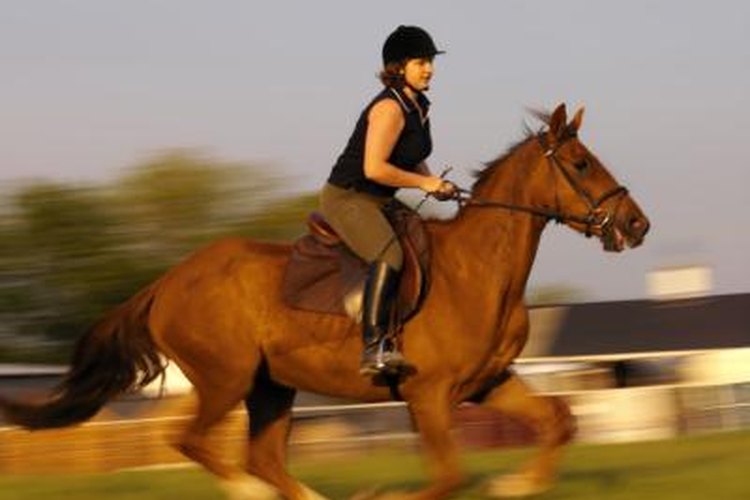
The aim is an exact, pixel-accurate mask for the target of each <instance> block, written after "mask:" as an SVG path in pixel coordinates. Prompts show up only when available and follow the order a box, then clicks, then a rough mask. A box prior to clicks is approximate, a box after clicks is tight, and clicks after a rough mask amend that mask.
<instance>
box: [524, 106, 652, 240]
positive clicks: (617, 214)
mask: <svg viewBox="0 0 750 500" xmlns="http://www.w3.org/2000/svg"><path fill="white" fill-rule="evenodd" d="M582 121H583V108H581V109H579V110H578V111H577V112H576V113H575V115H574V116H573V119H572V120H570V122H568V121H567V112H566V109H565V104H560V105H559V106H557V108H556V109H555V111H554V112H553V113H552V114H551V115H550V117H549V120H548V128H547V130H546V131H543V132H541V133H540V134H539V135H538V136H537V137H538V139H539V144H540V146H541V147H542V150H543V158H544V159H543V160H541V161H542V163H543V164H544V165H543V166H542V169H546V170H547V171H548V172H550V173H549V174H547V176H548V177H553V178H554V182H555V188H554V189H553V190H552V191H551V192H550V191H549V190H545V191H546V192H545V193H544V198H545V199H544V201H543V205H544V206H547V207H549V208H551V209H552V210H553V211H554V212H557V213H558V214H559V217H560V220H561V221H562V222H564V223H566V224H567V225H568V226H570V227H572V228H573V229H575V230H576V231H579V232H581V233H584V234H585V235H587V236H591V235H594V236H597V237H598V238H599V239H600V240H601V242H602V244H603V246H604V249H605V250H607V251H615V252H620V251H622V250H623V249H624V248H625V246H629V247H636V246H638V245H640V244H641V243H642V242H643V238H644V236H645V235H646V233H647V232H648V229H649V221H648V219H647V218H646V217H645V215H644V214H643V212H642V211H641V209H640V207H639V206H638V204H637V203H636V202H635V200H633V198H632V197H631V196H630V194H629V193H628V190H627V189H626V188H625V187H624V186H622V185H620V184H619V183H618V182H617V180H616V179H615V178H614V177H613V176H612V174H611V173H610V172H609V170H608V169H607V168H606V167H605V166H604V165H603V164H602V162H601V161H600V160H599V159H598V158H597V157H596V156H595V155H594V154H593V153H592V152H591V151H590V150H589V149H588V148H587V147H586V146H585V145H584V144H583V143H582V142H581V140H580V138H579V135H578V131H579V130H580V128H581V123H582Z"/></svg>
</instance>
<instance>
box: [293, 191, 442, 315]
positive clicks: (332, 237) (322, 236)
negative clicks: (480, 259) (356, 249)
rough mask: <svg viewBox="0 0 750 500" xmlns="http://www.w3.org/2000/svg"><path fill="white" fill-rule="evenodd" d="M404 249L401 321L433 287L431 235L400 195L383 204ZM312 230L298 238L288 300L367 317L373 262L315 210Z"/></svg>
mask: <svg viewBox="0 0 750 500" xmlns="http://www.w3.org/2000/svg"><path fill="white" fill-rule="evenodd" d="M383 212H384V214H385V216H386V217H387V218H388V220H389V221H390V223H391V225H392V226H393V229H394V231H395V233H396V235H397V236H398V239H399V242H400V243H401V248H402V249H403V253H404V266H403V269H402V272H401V280H400V283H399V292H398V296H397V299H396V303H395V318H394V319H395V321H396V323H397V324H400V325H403V324H404V323H405V322H406V321H408V320H409V319H410V318H411V317H412V316H414V314H416V312H417V311H418V310H419V308H420V307H421V305H422V302H423V301H424V298H425V296H426V294H427V291H428V290H429V282H430V280H429V269H430V248H429V238H428V235H427V232H426V231H425V229H424V225H423V222H422V219H421V218H420V217H419V215H418V214H417V213H416V212H415V211H414V210H412V209H411V208H409V207H408V206H406V205H405V204H403V203H402V202H400V201H398V200H395V199H394V200H392V201H391V202H389V203H388V204H386V206H385V207H384V208H383ZM307 225H308V231H309V232H308V234H306V235H304V236H302V237H301V238H299V239H298V240H297V241H295V243H294V245H293V247H292V255H291V257H290V259H289V263H288V264H287V267H286V272H285V274H284V280H283V283H282V297H283V299H284V301H285V302H286V303H287V304H288V305H289V306H291V307H293V308H295V309H301V310H305V311H314V312H320V313H328V314H338V315H344V316H350V317H352V318H354V319H356V320H359V319H360V318H361V310H362V295H363V290H364V283H365V279H366V278H367V270H368V266H367V263H366V262H364V261H363V260H362V259H361V258H359V257H358V256H357V255H355V254H354V253H353V252H352V251H351V250H349V248H348V247H347V246H346V244H344V242H343V241H341V239H340V238H339V236H338V235H337V234H336V231H335V230H334V229H333V228H332V227H331V226H330V225H328V223H327V222H326V221H325V219H324V218H323V216H322V215H321V214H320V213H318V212H312V213H311V214H310V215H309V217H308V219H307Z"/></svg>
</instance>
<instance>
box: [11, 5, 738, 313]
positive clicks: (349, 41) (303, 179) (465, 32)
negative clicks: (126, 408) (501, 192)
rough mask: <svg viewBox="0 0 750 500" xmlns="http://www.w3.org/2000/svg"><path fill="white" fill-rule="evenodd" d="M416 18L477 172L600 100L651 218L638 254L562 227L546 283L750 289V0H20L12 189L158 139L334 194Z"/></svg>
mask: <svg viewBox="0 0 750 500" xmlns="http://www.w3.org/2000/svg"><path fill="white" fill-rule="evenodd" d="M399 24H417V25H421V26H423V27H424V28H426V29H427V30H429V31H430V32H431V33H432V34H433V37H434V38H435V41H436V43H437V44H438V46H439V47H440V48H444V49H445V50H446V51H447V52H448V53H447V54H446V55H444V56H439V58H438V60H437V69H436V77H435V79H434V81H433V87H432V89H431V91H430V93H429V96H430V98H431V99H432V101H433V108H432V111H431V114H432V130H433V137H434V141H435V148H434V151H433V154H432V157H431V158H430V164H431V166H432V168H433V170H436V171H439V170H441V169H442V168H443V167H444V166H445V165H452V166H454V168H455V170H454V173H455V175H454V178H455V179H456V180H457V181H458V182H459V183H462V184H468V183H469V175H468V173H469V172H470V171H471V170H473V169H475V168H477V167H479V166H480V165H481V163H482V162H484V161H487V160H490V159H492V158H494V157H495V156H497V155H498V154H499V153H500V152H502V151H504V150H505V148H506V147H507V146H508V145H510V144H511V143H513V142H514V141H515V140H517V139H518V138H520V137H521V134H522V130H523V123H524V121H527V122H529V123H533V121H532V120H531V119H530V117H529V115H528V114H527V113H526V111H525V109H526V108H527V107H546V108H552V107H554V106H555V105H556V104H557V103H558V102H561V101H565V102H567V103H568V106H569V108H570V109H571V111H572V110H573V109H575V108H576V107H577V106H580V105H585V106H586V110H587V111H586V117H585V120H584V126H583V130H582V134H581V135H582V139H583V140H584V142H585V143H586V144H587V145H588V146H589V147H590V148H591V149H592V150H593V151H594V152H595V153H596V154H597V155H598V156H599V157H600V158H601V159H602V160H603V161H604V163H605V164H607V165H608V166H609V167H610V169H611V171H612V172H613V173H614V174H615V175H616V176H617V177H618V178H619V179H620V181H621V182H622V183H623V184H625V185H627V186H628V187H629V188H630V190H631V192H632V194H633V195H634V196H635V198H636V199H637V200H638V201H639V203H640V204H641V206H642V207H643V208H644V210H645V211H646V213H647V215H648V216H649V217H650V218H651V221H652V224H653V227H652V232H651V233H650V235H649V237H648V239H647V241H646V243H645V245H644V246H643V247H641V248H638V249H636V250H635V251H632V252H626V253H623V254H620V255H611V254H604V253H603V252H602V251H601V249H600V246H599V245H598V243H596V242H594V241H593V240H586V239H585V238H583V237H581V236H579V235H577V234H574V233H572V232H571V231H570V230H567V229H565V228H563V227H556V226H550V228H549V229H548V230H547V232H546V234H545V236H544V238H543V241H542V246H541V249H540V252H539V256H538V259H537V263H536V266H535V269H534V271H533V273H532V277H531V286H532V287H533V286H536V285H555V284H565V285H569V286H573V287H576V288H578V289H581V290H582V291H583V292H585V294H586V298H587V299H592V300H614V299H625V298H641V297H645V295H646V287H645V274H646V273H647V272H649V271H651V270H653V269H657V268H660V267H664V266H676V265H692V264H700V265H708V266H711V267H712V268H713V269H714V283H715V288H714V291H715V292H717V293H734V292H749V291H750V265H748V261H747V256H748V255H750V231H749V230H748V224H747V222H748V218H749V217H748V213H750V195H748V192H747V189H748V186H750V173H748V168H750V160H748V156H749V155H748V144H749V143H750V90H749V89H750V2H747V1H742V0H734V1H730V0H714V1H711V2H707V1H677V0H670V1H659V2H654V1H647V0H630V1H627V2H612V1H602V0H591V1H584V0H565V1H564V2H561V1H553V0H549V1H529V0H516V1H500V0H494V1H473V2H468V1H467V2H458V1H401V2H394V1H379V2H352V1H345V0H316V1H314V2H302V1H299V2H291V1H273V2H271V1H266V2H254V1H240V0H236V1H221V0H219V1H212V2H209V1H196V0H162V1H156V0H129V1H127V2H124V1H123V2H103V1H101V0H69V1H65V2H62V1H54V0H29V1H23V2H22V1H16V2H11V1H6V2H2V3H0V68H1V69H0V71H2V73H1V75H0V182H3V183H6V184H7V183H10V182H15V181H16V180H18V179H22V178H28V177H41V178H52V179H61V180H76V181H85V182H99V181H103V180H106V179H109V178H112V177H113V176H114V175H116V174H117V173H118V172H121V171H122V169H123V168H127V167H129V166H132V165H134V164H137V163H138V162H139V161H142V160H143V158H145V157H148V156H149V155H150V154H152V153H153V152H154V151H159V150H162V149H165V148H175V147H191V148H197V149H199V150H200V151H203V152H205V153H207V154H212V155H215V156H217V157H218V158H221V159H225V160H232V161H242V162H246V163H268V164H271V165H274V166H275V168H277V169H278V170H279V172H280V173H282V174H284V175H288V176H290V184H291V185H292V187H294V188H298V189H300V190H303V189H316V188H317V187H319V186H320V185H322V183H323V182H324V181H325V178H326V177H327V175H328V172H329V170H330V166H331V165H332V163H333V161H334V160H335V158H336V156H337V155H338V153H339V152H340V150H341V148H342V147H343V145H344V143H345V141H346V139H347V138H348V135H349V133H350V132H351V129H352V127H353V125H354V122H355V120H356V118H357V115H358V114H359V112H360V110H361V108H362V106H363V105H364V104H365V103H366V102H367V101H368V100H369V99H370V98H371V97H372V96H373V95H374V94H375V93H376V92H377V91H378V88H379V87H378V86H379V83H378V82H377V80H376V78H375V74H376V73H377V71H378V69H379V65H380V47H381V44H382V42H383V40H384V38H385V37H386V36H387V35H388V33H389V32H390V31H391V30H392V29H393V28H395V27H396V26H397V25H399Z"/></svg>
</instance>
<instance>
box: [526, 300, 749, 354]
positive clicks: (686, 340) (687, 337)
mask: <svg viewBox="0 0 750 500" xmlns="http://www.w3.org/2000/svg"><path fill="white" fill-rule="evenodd" d="M741 347H750V293H748V294H734V295H714V296H707V297H700V298H691V299H682V300H670V301H663V300H630V301H619V302H596V303H588V304H572V305H567V306H557V307H538V308H533V309H532V310H531V332H530V335H529V343H528V345H527V346H526V348H525V349H524V351H523V352H522V354H521V358H523V359H526V360H533V359H538V358H570V359H576V358H592V357H594V358H596V357H609V358H611V359H616V358H618V357H619V358H632V357H633V356H634V355H635V356H639V355H642V356H651V355H664V354H667V353H669V354H680V353H688V352H695V351H705V350H713V349H726V348H741ZM523 359H522V360H523Z"/></svg>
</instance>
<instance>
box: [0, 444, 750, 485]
mask: <svg viewBox="0 0 750 500" xmlns="http://www.w3.org/2000/svg"><path fill="white" fill-rule="evenodd" d="M527 454H528V451H527V450H512V451H498V450H493V451H490V452H481V453H480V452H475V453H469V454H467V455H465V456H464V463H465V466H466V470H467V472H468V473H469V475H470V481H469V483H468V484H467V486H466V488H465V489H464V490H463V491H462V492H461V493H460V494H458V495H456V496H455V498H459V499H466V500H470V499H481V498H483V496H482V495H481V484H482V481H483V480H485V479H488V478H489V477H490V476H492V475H493V474H495V473H498V472H505V471H509V470H510V469H511V468H512V466H513V464H514V463H517V462H518V461H519V460H521V459H522V458H523V457H525V456H527ZM293 469H294V472H295V474H296V475H297V476H298V477H300V478H302V479H303V480H304V481H305V482H307V483H308V484H309V485H311V486H312V487H313V488H315V489H317V490H318V491H320V492H321V493H323V494H325V495H327V496H328V497H330V498H332V499H344V498H348V497H349V496H351V495H353V494H354V493H356V492H357V491H360V490H363V489H367V488H369V487H372V486H376V485H382V486H388V487H389V488H394V489H404V488H412V487H416V486H418V485H419V484H420V483H421V482H422V481H423V480H424V478H425V475H424V472H423V470H422V467H421V460H420V458H419V457H418V456H417V455H416V454H411V453H406V454H404V453H395V452H378V453H368V454H363V455H361V456H355V457H353V456H351V455H350V456H347V457H346V458H339V459H333V458H327V459H325V460H320V461H319V462H318V463H313V461H312V460H309V459H307V460H304V461H301V460H298V461H296V462H294V463H293ZM136 498H137V499H139V500H143V499H146V500H149V499H164V500H166V499H170V500H171V499H175V498H179V499H180V500H193V499H196V500H200V499H215V498H221V496H220V494H219V490H218V489H217V488H216V486H215V483H214V482H213V480H212V479H211V477H209V476H208V474H206V473H204V472H202V471H201V470H198V469H195V468H184V469H179V470H162V471H129V472H118V473H114V474H104V475H81V476H65V477H60V476H34V477H28V476H27V477H23V476H21V477H18V476H13V477H11V476H5V477H1V476H0V499H2V500H21V499H23V500H30V499H35V500H36V499H76V500H79V499H80V500H93V499H97V500H99V499H117V500H122V499H136ZM537 498H539V499H545V500H546V499H550V500H551V499H597V500H598V499H639V500H643V499H646V500H648V499H660V500H662V499H680V500H691V499H696V500H698V499H700V500H704V499H710V500H727V499H729V500H734V499H736V500H744V499H750V432H741V433H724V434H715V435H706V436H700V437H691V438H683V439H677V440H672V441H659V442H649V443H637V444H622V445H601V446H593V445H575V446H572V447H570V449H569V451H568V453H567V456H566V459H565V463H564V467H563V471H562V477H561V481H560V483H559V485H558V486H557V487H556V488H555V489H554V490H552V491H550V492H548V493H546V494H544V495H540V496H538V497H537Z"/></svg>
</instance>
